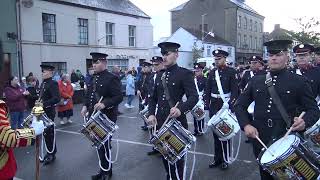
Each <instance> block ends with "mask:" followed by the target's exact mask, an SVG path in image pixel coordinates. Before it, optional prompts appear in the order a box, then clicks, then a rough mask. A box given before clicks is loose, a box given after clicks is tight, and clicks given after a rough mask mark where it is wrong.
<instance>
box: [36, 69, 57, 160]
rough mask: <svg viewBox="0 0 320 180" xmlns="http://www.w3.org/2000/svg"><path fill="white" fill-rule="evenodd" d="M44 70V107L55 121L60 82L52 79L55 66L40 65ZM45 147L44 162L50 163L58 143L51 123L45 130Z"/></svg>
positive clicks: (53, 158) (41, 88) (41, 94)
mask: <svg viewBox="0 0 320 180" xmlns="http://www.w3.org/2000/svg"><path fill="white" fill-rule="evenodd" d="M40 67H41V70H42V79H43V82H42V84H41V86H40V96H41V97H40V98H41V100H42V103H43V109H44V112H45V113H46V115H47V116H48V117H49V119H51V120H52V121H54V118H55V116H56V104H58V103H59V102H60V93H59V87H58V83H57V82H56V81H54V80H52V76H53V72H54V67H53V66H50V65H45V64H42V65H40ZM43 135H44V139H45V147H46V150H47V154H46V155H45V157H44V159H43V164H44V165H48V164H50V163H52V162H53V161H54V160H55V159H56V152H57V145H56V135H55V127H54V125H51V126H49V127H47V128H46V129H45V131H44V134H43Z"/></svg>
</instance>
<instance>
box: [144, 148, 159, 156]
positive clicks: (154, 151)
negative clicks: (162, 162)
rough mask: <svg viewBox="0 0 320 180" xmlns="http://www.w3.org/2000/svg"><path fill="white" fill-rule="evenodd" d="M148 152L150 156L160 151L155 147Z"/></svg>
mask: <svg viewBox="0 0 320 180" xmlns="http://www.w3.org/2000/svg"><path fill="white" fill-rule="evenodd" d="M147 154H148V156H152V155H156V154H160V152H159V151H157V150H155V149H153V150H152V151H150V152H148V153H147Z"/></svg>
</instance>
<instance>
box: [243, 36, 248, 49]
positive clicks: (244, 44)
mask: <svg viewBox="0 0 320 180" xmlns="http://www.w3.org/2000/svg"><path fill="white" fill-rule="evenodd" d="M242 45H243V48H245V49H246V48H248V44H247V35H243V43H242Z"/></svg>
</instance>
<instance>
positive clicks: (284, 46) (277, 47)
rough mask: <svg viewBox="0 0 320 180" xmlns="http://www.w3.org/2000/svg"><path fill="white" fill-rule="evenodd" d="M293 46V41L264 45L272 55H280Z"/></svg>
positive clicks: (279, 41) (272, 41)
mask: <svg viewBox="0 0 320 180" xmlns="http://www.w3.org/2000/svg"><path fill="white" fill-rule="evenodd" d="M291 44H292V41H291V40H271V41H268V42H265V43H263V45H264V46H267V51H268V53H270V54H278V53H280V52H282V51H288V48H289V46H290V45H291Z"/></svg>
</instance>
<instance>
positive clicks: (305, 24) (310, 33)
mask: <svg viewBox="0 0 320 180" xmlns="http://www.w3.org/2000/svg"><path fill="white" fill-rule="evenodd" d="M294 20H295V22H296V23H297V25H298V28H299V30H298V31H291V32H290V33H291V35H292V38H293V39H294V40H297V41H299V42H301V43H308V44H312V45H315V46H316V45H320V33H319V32H317V31H316V29H318V28H319V25H320V20H319V18H315V17H312V18H307V17H300V18H296V19H294Z"/></svg>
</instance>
